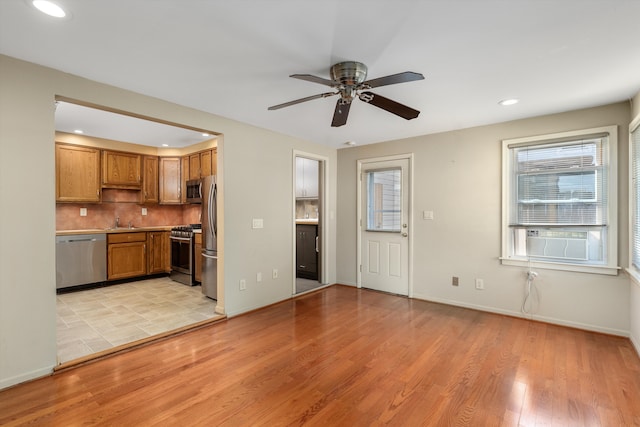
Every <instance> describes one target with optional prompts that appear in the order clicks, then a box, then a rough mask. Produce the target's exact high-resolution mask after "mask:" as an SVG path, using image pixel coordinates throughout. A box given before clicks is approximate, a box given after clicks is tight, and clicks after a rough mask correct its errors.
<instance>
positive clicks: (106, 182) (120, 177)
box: [102, 150, 141, 190]
mask: <svg viewBox="0 0 640 427" xmlns="http://www.w3.org/2000/svg"><path fill="white" fill-rule="evenodd" d="M140 157H141V156H140V155H139V154H133V153H123V152H118V151H108V150H103V151H102V186H103V187H107V188H126V189H133V190H139V189H140V188H141V176H140V167H141V166H140V164H141V161H140Z"/></svg>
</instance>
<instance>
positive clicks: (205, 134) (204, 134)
mask: <svg viewBox="0 0 640 427" xmlns="http://www.w3.org/2000/svg"><path fill="white" fill-rule="evenodd" d="M202 136H211V135H209V134H208V133H203V134H202Z"/></svg>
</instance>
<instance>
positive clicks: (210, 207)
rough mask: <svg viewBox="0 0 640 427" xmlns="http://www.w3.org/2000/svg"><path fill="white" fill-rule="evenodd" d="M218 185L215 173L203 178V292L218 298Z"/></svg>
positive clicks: (210, 296)
mask: <svg viewBox="0 0 640 427" xmlns="http://www.w3.org/2000/svg"><path fill="white" fill-rule="evenodd" d="M217 190H218V187H217V185H216V177H215V175H212V176H207V177H205V178H204V179H203V180H202V253H201V254H200V255H199V256H201V257H202V293H203V294H205V295H206V296H208V297H209V298H212V299H215V300H217V299H218V218H217V216H216V207H217V205H218V203H217V201H218V191H217Z"/></svg>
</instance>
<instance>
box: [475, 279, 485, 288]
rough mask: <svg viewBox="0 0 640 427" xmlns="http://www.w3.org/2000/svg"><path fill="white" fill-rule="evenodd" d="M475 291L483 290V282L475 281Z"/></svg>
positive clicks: (480, 280)
mask: <svg viewBox="0 0 640 427" xmlns="http://www.w3.org/2000/svg"><path fill="white" fill-rule="evenodd" d="M476 289H484V280H482V279H476Z"/></svg>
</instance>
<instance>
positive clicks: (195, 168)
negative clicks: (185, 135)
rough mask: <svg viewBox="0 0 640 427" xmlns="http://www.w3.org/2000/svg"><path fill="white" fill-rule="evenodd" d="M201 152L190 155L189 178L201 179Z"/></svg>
mask: <svg viewBox="0 0 640 427" xmlns="http://www.w3.org/2000/svg"><path fill="white" fill-rule="evenodd" d="M200 167H201V165H200V153H195V154H192V155H190V156H189V179H200Z"/></svg>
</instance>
